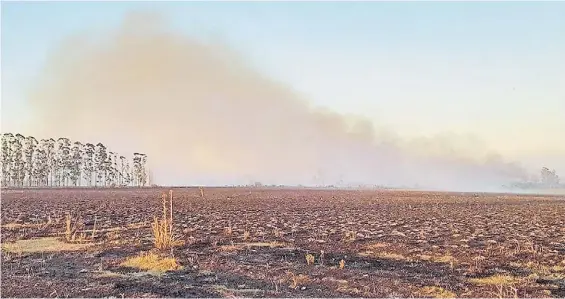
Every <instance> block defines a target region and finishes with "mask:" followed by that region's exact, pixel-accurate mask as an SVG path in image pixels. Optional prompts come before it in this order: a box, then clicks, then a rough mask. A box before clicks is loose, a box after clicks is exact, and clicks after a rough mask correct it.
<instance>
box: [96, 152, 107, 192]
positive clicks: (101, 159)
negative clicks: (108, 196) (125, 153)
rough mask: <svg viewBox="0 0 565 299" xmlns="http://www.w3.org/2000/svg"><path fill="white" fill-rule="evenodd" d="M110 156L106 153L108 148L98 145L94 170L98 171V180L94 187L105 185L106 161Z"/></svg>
mask: <svg viewBox="0 0 565 299" xmlns="http://www.w3.org/2000/svg"><path fill="white" fill-rule="evenodd" d="M107 157H108V154H107V152H106V146H105V145H104V144H102V143H98V144H96V150H95V152H94V169H95V171H96V180H95V183H94V186H98V183H102V182H104V183H105V178H106V172H107V169H106V163H107V162H106V160H107Z"/></svg>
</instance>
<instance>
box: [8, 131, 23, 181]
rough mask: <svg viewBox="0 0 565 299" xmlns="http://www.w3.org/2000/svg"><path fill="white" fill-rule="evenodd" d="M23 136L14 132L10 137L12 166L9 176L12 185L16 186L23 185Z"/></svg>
mask: <svg viewBox="0 0 565 299" xmlns="http://www.w3.org/2000/svg"><path fill="white" fill-rule="evenodd" d="M24 140H25V137H24V136H23V135H22V134H16V136H15V138H13V139H12V144H11V148H12V167H11V176H12V182H13V185H14V186H16V187H22V186H23V179H24V177H25V164H24V159H23V141H24Z"/></svg>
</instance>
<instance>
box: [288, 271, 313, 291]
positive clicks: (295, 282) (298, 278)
mask: <svg viewBox="0 0 565 299" xmlns="http://www.w3.org/2000/svg"><path fill="white" fill-rule="evenodd" d="M287 274H288V277H289V280H290V286H289V287H290V288H292V289H297V288H298V287H299V286H303V285H305V284H308V283H310V281H311V280H310V277H308V276H307V275H304V274H298V275H296V274H294V273H292V272H288V273H287Z"/></svg>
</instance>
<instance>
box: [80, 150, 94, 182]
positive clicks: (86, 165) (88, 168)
mask: <svg viewBox="0 0 565 299" xmlns="http://www.w3.org/2000/svg"><path fill="white" fill-rule="evenodd" d="M95 150H96V147H95V146H94V144H92V143H87V144H85V145H84V150H83V155H82V165H83V170H82V173H83V178H84V180H85V181H86V184H87V186H89V187H90V186H92V175H93V174H95V170H94V153H95Z"/></svg>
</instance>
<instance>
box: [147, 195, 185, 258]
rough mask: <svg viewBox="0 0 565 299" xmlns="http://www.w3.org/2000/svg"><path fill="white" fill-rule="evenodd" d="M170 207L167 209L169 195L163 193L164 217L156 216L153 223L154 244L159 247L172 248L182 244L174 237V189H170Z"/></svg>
mask: <svg viewBox="0 0 565 299" xmlns="http://www.w3.org/2000/svg"><path fill="white" fill-rule="evenodd" d="M168 204H169V208H168V209H167V195H166V194H163V218H162V219H161V220H159V218H157V217H155V218H154V221H153V223H152V224H151V229H152V231H153V237H154V242H153V243H154V245H155V248H157V249H161V250H164V249H170V248H172V247H173V246H175V245H178V244H180V243H179V242H175V240H174V238H173V190H170V191H169V202H168Z"/></svg>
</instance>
